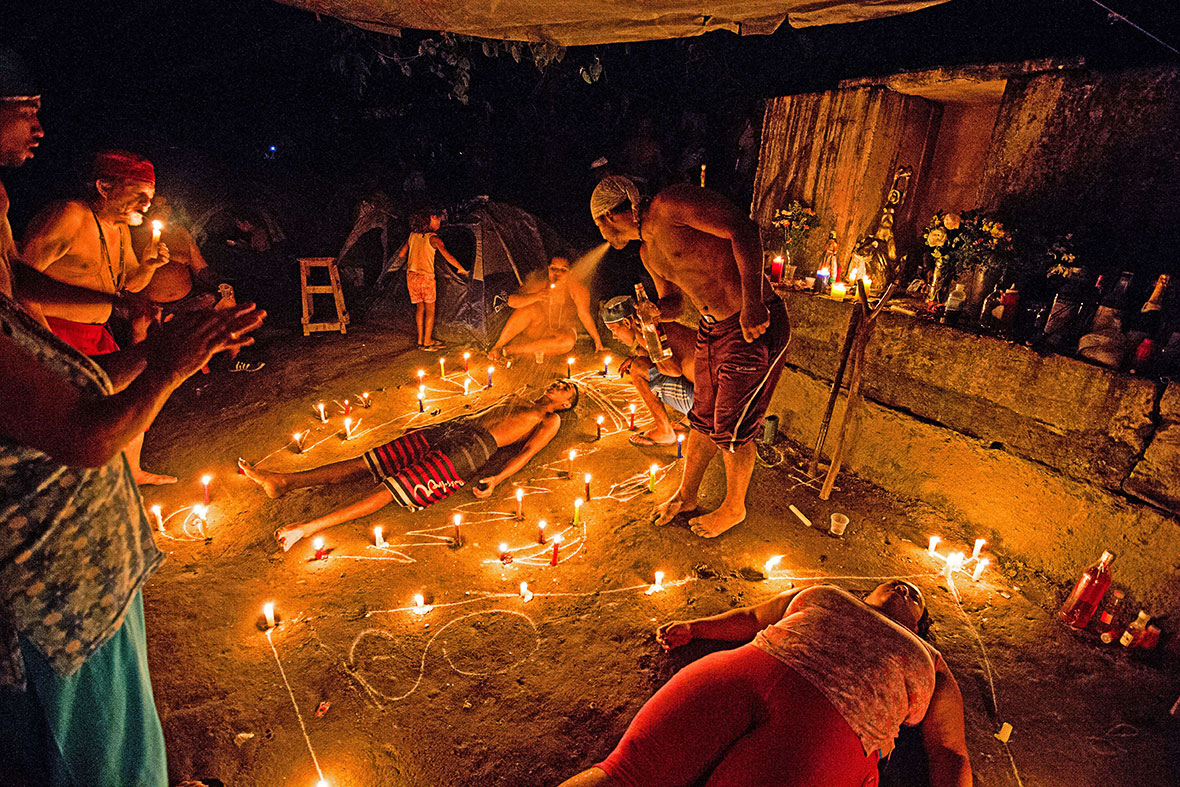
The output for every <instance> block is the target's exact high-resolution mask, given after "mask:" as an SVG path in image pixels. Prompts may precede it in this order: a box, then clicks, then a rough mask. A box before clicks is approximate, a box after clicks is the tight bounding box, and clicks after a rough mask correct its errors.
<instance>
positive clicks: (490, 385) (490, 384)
mask: <svg viewBox="0 0 1180 787" xmlns="http://www.w3.org/2000/svg"><path fill="white" fill-rule="evenodd" d="M494 371H496V367H495V366H489V367H488V388H491V387H492V372H494Z"/></svg>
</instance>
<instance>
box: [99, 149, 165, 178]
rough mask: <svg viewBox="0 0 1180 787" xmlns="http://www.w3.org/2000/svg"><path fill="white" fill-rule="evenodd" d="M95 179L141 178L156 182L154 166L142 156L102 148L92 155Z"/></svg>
mask: <svg viewBox="0 0 1180 787" xmlns="http://www.w3.org/2000/svg"><path fill="white" fill-rule="evenodd" d="M94 177H95V179H96V180H141V181H144V182H145V183H152V184H154V183H155V182H156V168H155V167H153V166H152V162H150V161H148V160H147V159H145V158H144V157H143V156H137V155H135V154H134V153H127V152H125V151H122V150H104V151H103V152H102V153H99V154H98V155H97V156H95V157H94Z"/></svg>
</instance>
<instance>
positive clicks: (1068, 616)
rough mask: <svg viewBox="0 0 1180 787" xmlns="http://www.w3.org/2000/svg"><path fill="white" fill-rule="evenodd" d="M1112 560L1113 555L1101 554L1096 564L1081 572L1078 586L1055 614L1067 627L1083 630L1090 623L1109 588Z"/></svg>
mask: <svg viewBox="0 0 1180 787" xmlns="http://www.w3.org/2000/svg"><path fill="white" fill-rule="evenodd" d="M1112 560H1114V555H1113V554H1111V553H1110V552H1103V553H1102V557H1101V558H1099V559H1098V562H1097V563H1095V564H1094V565H1092V566H1090V567H1089V568H1087V569H1086V570H1085V571H1083V572H1082V576H1081V578H1080V579H1079V580H1078V584H1077V585H1075V586H1074V589H1073V592H1072V593H1070V594H1069V598H1067V599H1066V600H1065V603H1064V604H1062V605H1061V611H1060V612H1058V613H1057V615H1058V617H1060V618H1061V619H1062V621H1064V622H1065V624H1066V625H1067V626H1070V627H1071V628H1075V629H1084V628H1085V627H1086V624H1087V623H1089V622H1090V618H1092V617H1093V616H1094V611H1095V610H1096V609H1098V605H1099V604H1100V603H1102V597H1103V596H1105V595H1106V591H1107V589H1108V588H1109V587H1110V581H1111V579H1112V577H1111V575H1110V563H1111V561H1112Z"/></svg>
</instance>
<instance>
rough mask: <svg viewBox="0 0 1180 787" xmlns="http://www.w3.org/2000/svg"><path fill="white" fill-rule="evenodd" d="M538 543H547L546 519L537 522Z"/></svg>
mask: <svg viewBox="0 0 1180 787" xmlns="http://www.w3.org/2000/svg"><path fill="white" fill-rule="evenodd" d="M537 543H538V544H544V543H545V520H544V519H538V520H537Z"/></svg>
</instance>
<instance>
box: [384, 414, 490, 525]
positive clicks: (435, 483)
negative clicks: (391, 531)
mask: <svg viewBox="0 0 1180 787" xmlns="http://www.w3.org/2000/svg"><path fill="white" fill-rule="evenodd" d="M497 448H498V446H497V445H496V440H495V438H493V437H492V435H491V434H490V433H489V432H488V431H487V430H486V429H484V428H483V427H482V426H479V425H477V424H474V423H472V422H470V421H462V420H461V421H447V422H446V423H442V424H438V425H437V426H427V427H424V428H422V429H415V430H414V431H411V432H406V433H405V434H404V435H402V436H401V437H399V438H397V439H396V440H393V441H391V442H388V443H386V444H385V445H382V446H378V447H377V448H374V449H373V450H371V451H367V452H366V453H365V454H364V457H365V462H366V463H367V464H368V465H369V471H370V472H371V473H372V474H373V479H374V480H375V481H377V482H378V483H380V484H384V485H385V487H386V488H387V489H388V490H389V491H390V492H392V493H393V499H394V502H396V503H397V504H398V505H400V506H403V507H405V508H408V509H410V510H411V511H420V510H422V509H423V508H426V507H427V506H429V505H432V504H434V503H437V502H439V501H440V500H444V499H446V498H448V497H450V496H451V495H453V494H454V493H455V492H457V491H458V490H459V488H460V487H462V486H464V485H465V484H466V483H467V482H468V481H470V480H472V479H474V477H475V475H476V473H477V472H478V471H479V469H480V468H481V467H483V466H484V465H485V464H487V461H488V459H490V458H491V456H492V454H494V453H496V450H497Z"/></svg>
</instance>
